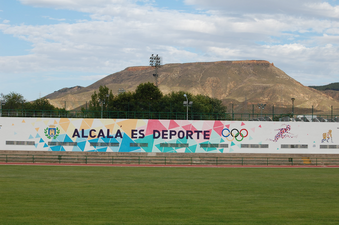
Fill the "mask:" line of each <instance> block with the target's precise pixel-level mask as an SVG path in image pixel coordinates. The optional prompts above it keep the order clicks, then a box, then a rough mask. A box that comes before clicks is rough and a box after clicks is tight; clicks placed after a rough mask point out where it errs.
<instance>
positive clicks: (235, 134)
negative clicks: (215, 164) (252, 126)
mask: <svg viewBox="0 0 339 225" xmlns="http://www.w3.org/2000/svg"><path fill="white" fill-rule="evenodd" d="M225 132H226V134H225ZM245 132H246V135H245V134H244V133H245ZM221 135H222V136H224V137H225V138H226V139H227V140H228V141H234V139H235V140H237V141H242V140H243V139H244V138H245V137H247V136H248V131H247V130H246V129H241V130H240V132H239V130H238V129H235V128H234V129H232V130H231V131H230V130H229V129H228V128H224V129H223V130H222V131H221ZM229 136H231V137H232V139H231V140H230V139H228V137H229ZM239 136H240V137H241V139H240V138H238V137H239Z"/></svg>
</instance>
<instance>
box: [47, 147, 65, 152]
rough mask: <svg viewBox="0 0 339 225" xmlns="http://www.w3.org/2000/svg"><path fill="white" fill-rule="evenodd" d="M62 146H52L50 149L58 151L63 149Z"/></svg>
mask: <svg viewBox="0 0 339 225" xmlns="http://www.w3.org/2000/svg"><path fill="white" fill-rule="evenodd" d="M61 147H62V146H51V147H50V149H51V150H52V151H56V152H58V151H61Z"/></svg>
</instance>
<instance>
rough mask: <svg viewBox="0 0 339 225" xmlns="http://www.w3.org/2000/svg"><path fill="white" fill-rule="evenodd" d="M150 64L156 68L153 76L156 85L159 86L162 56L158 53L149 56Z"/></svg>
mask: <svg viewBox="0 0 339 225" xmlns="http://www.w3.org/2000/svg"><path fill="white" fill-rule="evenodd" d="M149 65H150V66H152V67H154V68H155V73H154V74H153V77H154V78H155V86H157V87H158V77H159V75H158V68H159V67H160V65H161V58H160V57H159V56H158V54H157V55H154V54H152V55H151V57H150V58H149Z"/></svg>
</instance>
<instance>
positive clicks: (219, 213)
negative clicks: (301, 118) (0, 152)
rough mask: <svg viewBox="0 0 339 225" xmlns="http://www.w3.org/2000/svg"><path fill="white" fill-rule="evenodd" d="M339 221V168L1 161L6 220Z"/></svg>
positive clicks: (0, 196)
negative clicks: (65, 163)
mask: <svg viewBox="0 0 339 225" xmlns="http://www.w3.org/2000/svg"><path fill="white" fill-rule="evenodd" d="M225 223H228V224H339V169H333V168H332V169H331V168H313V169H311V168H299V169H298V168H296V169H290V168H285V169H280V168H272V169H268V168H253V169H252V168H122V167H78V166H73V167H72V166H7V165H6V166H0V224H225Z"/></svg>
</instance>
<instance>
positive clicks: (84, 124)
mask: <svg viewBox="0 0 339 225" xmlns="http://www.w3.org/2000/svg"><path fill="white" fill-rule="evenodd" d="M93 121H94V119H84V120H83V121H82V123H81V126H80V130H82V129H84V130H87V129H90V128H91V127H92V124H93Z"/></svg>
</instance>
